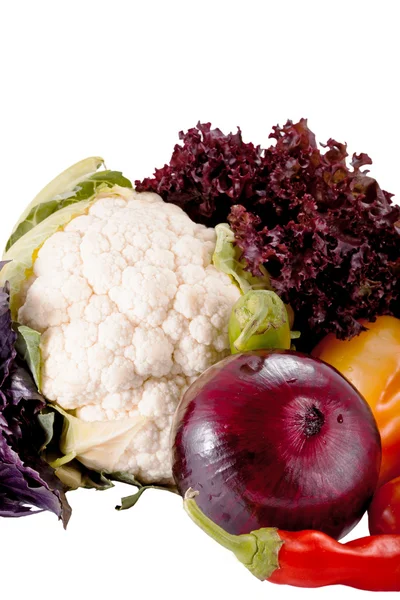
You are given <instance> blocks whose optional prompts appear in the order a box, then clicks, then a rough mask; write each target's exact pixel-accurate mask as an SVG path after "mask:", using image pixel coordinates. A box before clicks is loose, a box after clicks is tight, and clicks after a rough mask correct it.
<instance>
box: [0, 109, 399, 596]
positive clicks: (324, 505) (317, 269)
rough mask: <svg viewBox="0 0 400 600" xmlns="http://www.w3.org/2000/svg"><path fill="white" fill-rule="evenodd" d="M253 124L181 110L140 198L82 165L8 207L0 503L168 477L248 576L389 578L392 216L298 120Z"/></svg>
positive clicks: (22, 510)
mask: <svg viewBox="0 0 400 600" xmlns="http://www.w3.org/2000/svg"><path fill="white" fill-rule="evenodd" d="M270 137H271V138H273V139H274V140H275V142H274V143H273V144H272V145H271V146H270V147H268V148H266V149H262V148H261V147H260V146H254V145H253V144H251V143H245V142H243V140H242V136H241V131H240V129H239V130H238V132H237V133H236V134H229V135H224V134H223V133H222V132H221V131H220V130H219V129H214V130H212V129H211V125H210V124H203V125H202V124H199V125H198V126H197V127H196V128H193V129H190V130H189V131H188V132H187V133H186V134H183V133H181V134H180V138H181V140H182V145H177V146H176V147H175V149H174V151H173V155H172V158H171V161H170V164H169V165H165V166H164V167H163V168H162V169H157V170H156V171H155V175H154V177H153V178H147V179H145V180H143V181H141V182H140V181H137V182H136V189H133V187H132V184H131V182H130V181H129V180H128V179H127V178H126V177H124V176H123V175H122V173H120V172H119V171H109V170H105V169H104V168H103V167H104V162H103V160H102V159H101V158H99V157H92V158H88V159H85V160H83V161H81V162H79V163H77V164H75V165H73V166H72V167H70V168H69V169H67V170H66V171H64V172H63V173H61V175H59V176H58V177H56V178H55V179H54V180H53V181H52V182H50V183H49V184H48V185H47V186H46V187H45V188H44V189H43V190H42V191H41V192H40V193H39V194H38V195H37V196H36V198H35V199H34V200H33V201H32V202H31V203H30V204H29V205H28V207H27V208H26V210H25V211H24V212H23V213H22V215H21V216H20V218H19V219H18V221H17V223H16V225H15V226H14V228H13V231H12V232H11V234H10V237H9V239H8V241H7V242H6V248H5V253H4V255H3V262H1V263H0V517H16V516H25V515H32V514H35V513H37V512H41V511H44V510H48V511H51V512H53V513H54V514H55V515H56V516H57V517H58V518H59V519H61V520H62V522H63V524H64V527H66V526H67V523H68V520H69V518H70V515H71V509H70V506H69V504H68V501H67V499H66V493H69V492H71V491H72V490H75V489H77V488H79V487H84V488H95V489H97V490H105V489H108V488H109V487H111V486H113V485H114V483H113V482H115V481H122V482H126V483H129V484H132V485H133V486H135V487H136V488H137V489H138V491H137V492H136V493H134V494H133V495H131V496H128V497H126V498H123V499H122V502H121V506H120V507H117V508H119V509H125V508H129V507H131V506H133V505H134V504H135V503H136V501H137V500H138V498H139V497H140V496H141V494H142V493H143V491H144V490H146V489H147V488H149V487H153V488H160V489H167V490H171V491H174V492H177V493H178V494H180V495H181V496H182V497H183V499H184V500H183V503H184V508H185V510H186V511H187V513H188V514H189V516H190V517H191V518H192V519H193V521H194V522H195V523H196V524H197V525H198V526H200V527H201V528H202V529H203V530H204V531H205V532H206V533H208V534H209V535H210V536H211V537H212V538H214V539H215V540H216V541H217V542H219V543H221V544H222V545H223V546H225V547H226V548H228V549H230V550H232V551H233V552H234V553H235V554H236V556H237V558H238V559H239V560H240V561H241V562H243V563H244V564H245V566H246V567H247V568H248V569H249V570H250V571H251V572H252V573H253V574H254V575H255V576H256V577H258V578H259V579H267V580H268V581H272V582H274V583H281V584H282V583H285V584H290V585H295V586H302V587H319V586H323V585H332V584H338V583H341V584H344V585H350V586H353V587H357V588H360V589H365V590H392V591H394V590H395V591H400V392H399V390H400V297H399V296H400V294H399V292H400V283H399V274H400V252H399V241H400V207H399V206H396V205H394V204H393V203H392V200H391V194H389V193H388V192H385V191H383V190H382V189H381V188H380V186H379V185H378V183H377V182H376V181H375V180H374V179H373V178H372V177H370V176H369V175H368V171H367V170H365V169H364V167H365V166H366V165H369V164H371V160H370V158H369V157H368V156H367V155H366V154H359V155H353V157H352V160H351V162H350V165H349V164H348V162H347V160H346V159H347V149H346V145H345V144H340V143H338V142H336V141H335V140H333V139H330V140H328V142H327V144H326V145H322V149H321V148H319V147H318V146H317V143H316V140H315V136H314V134H313V133H312V132H311V131H310V130H309V128H308V126H307V121H306V120H304V119H302V120H301V121H300V122H299V123H295V124H294V123H292V122H291V121H288V122H287V123H286V125H284V126H283V127H274V128H273V133H272V134H271V135H270ZM299 350H301V351H302V352H299ZM367 512H368V517H369V529H370V532H371V536H370V537H367V538H363V539H361V540H353V541H350V542H347V543H345V544H343V543H342V544H341V543H339V542H338V541H337V540H338V539H339V538H341V537H343V536H344V535H346V534H347V533H348V532H349V531H350V530H351V529H352V528H353V527H354V526H355V525H356V524H357V522H358V521H359V520H360V519H361V518H362V516H363V515H364V514H366V513H367ZM378 574H379V576H378Z"/></svg>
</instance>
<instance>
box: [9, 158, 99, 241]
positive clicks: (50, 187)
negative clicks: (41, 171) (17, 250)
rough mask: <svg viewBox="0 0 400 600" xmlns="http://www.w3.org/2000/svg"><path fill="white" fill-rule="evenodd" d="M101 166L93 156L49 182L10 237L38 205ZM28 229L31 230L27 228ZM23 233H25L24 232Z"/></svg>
mask: <svg viewBox="0 0 400 600" xmlns="http://www.w3.org/2000/svg"><path fill="white" fill-rule="evenodd" d="M103 165H104V160H103V159H102V158H100V157H99V156H93V157H90V158H85V159H84V160H81V161H79V162H77V163H75V164H74V165H72V166H71V167H69V168H68V169H66V170H65V171H63V172H62V173H60V174H59V175H57V177H55V178H54V179H53V180H52V181H50V183H48V184H47V185H46V187H44V188H43V189H42V190H41V191H40V192H39V193H38V194H37V196H35V198H34V199H33V200H32V202H31V203H30V204H28V206H27V207H26V209H25V210H24V212H23V213H22V214H21V216H20V217H19V219H18V221H17V223H16V224H15V225H14V228H13V232H12V235H13V234H14V232H15V231H16V229H17V228H18V227H19V225H20V224H21V223H23V222H24V221H26V220H27V217H28V215H29V214H30V213H31V212H32V210H33V209H34V208H35V207H36V206H39V205H40V204H46V203H47V202H50V200H54V199H56V198H58V197H59V196H61V195H62V194H65V193H66V192H68V191H70V190H73V189H74V188H75V186H76V185H77V184H78V183H79V182H82V181H83V180H85V179H87V178H88V177H90V176H93V174H94V173H96V171H97V170H98V169H99V168H100V167H101V166H103ZM27 227H29V225H27ZM29 229H31V228H30V227H29ZM24 233H26V231H25V232H24ZM13 243H14V242H13ZM9 247H11V244H9V242H7V245H6V251H7V250H8V248H9Z"/></svg>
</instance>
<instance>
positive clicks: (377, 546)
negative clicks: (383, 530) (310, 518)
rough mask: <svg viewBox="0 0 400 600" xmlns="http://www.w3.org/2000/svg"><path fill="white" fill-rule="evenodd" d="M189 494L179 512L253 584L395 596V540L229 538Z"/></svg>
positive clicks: (398, 567) (270, 534) (263, 533)
mask: <svg viewBox="0 0 400 600" xmlns="http://www.w3.org/2000/svg"><path fill="white" fill-rule="evenodd" d="M196 495H197V492H194V491H193V490H188V492H187V494H186V496H185V499H184V508H185V510H186V512H187V513H188V514H189V516H190V517H191V519H192V520H193V521H194V522H195V523H196V524H197V525H198V526H199V527H201V529H203V531H205V532H206V533H207V534H208V535H210V536H211V537H212V538H213V539H214V540H216V541H217V542H219V543H220V544H221V545H222V546H224V547H225V548H227V549H229V550H231V551H232V552H233V553H234V554H235V555H236V557H237V558H238V559H239V560H240V562H242V563H243V564H244V565H245V566H246V567H247V568H248V569H249V570H250V571H251V572H252V573H253V575H255V576H256V577H258V579H262V580H267V581H270V582H272V583H280V584H287V585H293V586H296V587H309V588H315V587H322V586H326V585H335V584H341V585H348V586H351V587H354V588H358V589H361V590H370V591H381V592H398V591H400V535H376V536H369V537H365V538H361V539H358V540H354V541H351V542H347V544H341V543H340V542H337V541H336V540H334V539H333V538H331V537H329V536H328V535H326V534H325V533H321V532H319V531H311V530H310V531H295V532H290V531H281V530H280V529H276V528H274V527H265V528H263V529H258V530H257V531H252V532H250V533H248V534H243V535H232V534H230V533H227V532H226V531H225V530H224V529H222V527H219V526H218V525H216V524H215V523H214V522H213V521H211V519H209V518H208V517H206V516H205V514H204V513H203V512H202V511H201V510H200V508H199V507H198V506H197V503H196V501H195V500H194V497H195V496H196Z"/></svg>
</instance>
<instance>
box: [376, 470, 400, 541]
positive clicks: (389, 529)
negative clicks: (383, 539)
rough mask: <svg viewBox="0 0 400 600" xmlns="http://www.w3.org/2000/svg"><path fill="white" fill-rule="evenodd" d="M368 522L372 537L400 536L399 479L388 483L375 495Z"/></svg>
mask: <svg viewBox="0 0 400 600" xmlns="http://www.w3.org/2000/svg"><path fill="white" fill-rule="evenodd" d="M368 520H369V531H370V533H371V534H372V535H378V534H392V533H395V534H398V535H400V477H396V479H392V481H388V482H387V483H385V485H383V486H382V487H381V488H379V490H378V491H377V492H376V493H375V495H374V498H373V500H372V502H371V505H370V507H369V509H368Z"/></svg>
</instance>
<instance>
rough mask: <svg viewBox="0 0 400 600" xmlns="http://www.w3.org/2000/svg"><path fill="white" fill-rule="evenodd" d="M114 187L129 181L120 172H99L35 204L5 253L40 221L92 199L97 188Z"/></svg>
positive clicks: (126, 185) (19, 225) (12, 237)
mask: <svg viewBox="0 0 400 600" xmlns="http://www.w3.org/2000/svg"><path fill="white" fill-rule="evenodd" d="M114 185H119V186H121V187H128V188H130V187H132V184H131V182H130V181H129V179H127V178H126V177H124V176H123V175H122V173H121V172H120V171H101V172H100V173H95V174H94V175H92V176H90V177H89V178H88V179H86V180H85V181H82V182H80V183H77V184H76V185H75V187H74V188H73V189H72V190H67V191H64V193H63V194H61V195H58V196H57V197H56V198H54V199H52V200H49V201H46V202H41V203H40V204H36V205H35V206H33V207H32V208H31V210H30V211H29V213H28V214H27V215H26V217H25V219H24V220H22V221H20V222H19V224H18V225H17V226H16V228H15V230H14V232H13V233H12V235H11V236H10V238H9V240H8V242H7V244H6V252H7V251H8V250H9V249H10V248H11V246H13V244H15V243H16V242H17V241H18V240H19V239H20V238H21V237H22V236H24V235H26V234H27V233H28V232H29V231H30V230H31V229H33V228H34V227H36V225H39V223H41V222H42V221H44V220H45V219H47V218H48V217H50V216H51V215H52V214H54V213H55V212H57V211H59V210H61V209H63V208H65V207H66V206H70V205H71V204H76V203H77V202H80V201H81V200H89V199H90V198H92V197H93V196H94V195H95V194H96V193H97V191H98V190H99V188H102V189H104V186H106V187H108V188H111V187H113V186H114Z"/></svg>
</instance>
